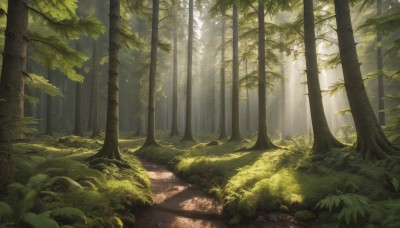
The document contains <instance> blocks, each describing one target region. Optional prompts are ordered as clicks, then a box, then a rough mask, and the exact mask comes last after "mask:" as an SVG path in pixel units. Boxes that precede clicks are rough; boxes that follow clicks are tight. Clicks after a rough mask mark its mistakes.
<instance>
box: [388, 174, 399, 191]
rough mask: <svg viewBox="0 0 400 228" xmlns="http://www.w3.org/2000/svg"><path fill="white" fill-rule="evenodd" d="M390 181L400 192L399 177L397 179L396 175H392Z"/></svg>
mask: <svg viewBox="0 0 400 228" xmlns="http://www.w3.org/2000/svg"><path fill="white" fill-rule="evenodd" d="M390 182H391V183H392V185H393V188H394V190H395V191H396V192H399V187H400V182H399V179H397V178H396V177H392V180H391V181H390Z"/></svg>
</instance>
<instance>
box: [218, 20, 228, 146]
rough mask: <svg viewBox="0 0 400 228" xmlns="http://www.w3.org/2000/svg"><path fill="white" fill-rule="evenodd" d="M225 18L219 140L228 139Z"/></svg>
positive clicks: (222, 43) (222, 39)
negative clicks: (226, 124)
mask: <svg viewBox="0 0 400 228" xmlns="http://www.w3.org/2000/svg"><path fill="white" fill-rule="evenodd" d="M224 64H225V19H222V22H221V69H220V71H221V72H220V76H221V80H220V102H221V111H220V117H219V140H222V139H226V137H227V135H226V126H225V123H226V120H225V118H226V113H225V66H224Z"/></svg>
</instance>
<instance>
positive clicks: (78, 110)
mask: <svg viewBox="0 0 400 228" xmlns="http://www.w3.org/2000/svg"><path fill="white" fill-rule="evenodd" d="M74 135H76V136H80V137H83V136H84V134H83V129H82V84H81V82H75V127H74Z"/></svg>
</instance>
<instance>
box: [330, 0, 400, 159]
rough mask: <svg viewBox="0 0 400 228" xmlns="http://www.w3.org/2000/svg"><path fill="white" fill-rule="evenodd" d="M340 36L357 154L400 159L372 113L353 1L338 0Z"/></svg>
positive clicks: (337, 19) (338, 33) (371, 157)
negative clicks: (355, 30) (353, 18)
mask: <svg viewBox="0 0 400 228" xmlns="http://www.w3.org/2000/svg"><path fill="white" fill-rule="evenodd" d="M334 2H335V12H336V24H337V35H338V40H339V50H340V59H341V63H342V70H343V77H344V82H345V89H346V93H347V98H348V100H349V105H350V110H351V114H352V116H353V120H354V124H355V127H356V133H357V142H356V150H357V151H358V152H360V153H361V154H362V155H363V156H364V157H365V158H366V159H385V158H387V157H388V156H389V155H397V156H398V155H399V154H400V152H399V149H398V148H396V147H395V146H393V144H392V143H391V142H389V140H388V139H387V137H386V136H385V134H384V133H383V131H382V128H381V126H380V125H379V122H378V120H377V118H376V116H375V114H374V112H373V110H372V106H371V103H370V102H369V99H368V96H367V92H366V89H365V86H364V81H363V78H362V75H361V70H360V63H359V61H358V56H357V50H356V43H355V41H354V34H353V28H352V23H351V17H350V5H349V0H335V1H334Z"/></svg>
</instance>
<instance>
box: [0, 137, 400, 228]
mask: <svg viewBox="0 0 400 228" xmlns="http://www.w3.org/2000/svg"><path fill="white" fill-rule="evenodd" d="M215 137H216V136H215V135H209V134H205V135H204V136H203V137H199V140H200V141H201V142H203V143H201V142H181V141H180V137H169V136H168V133H167V132H157V138H158V139H159V141H158V142H159V143H160V144H161V145H160V146H150V147H146V148H142V149H141V145H143V142H144V138H143V137H133V136H132V135H131V134H127V133H123V134H121V140H120V147H121V153H122V156H123V158H124V162H120V161H116V160H109V159H99V160H96V161H94V162H93V161H92V162H90V163H87V162H85V161H84V159H85V158H87V157H89V156H90V155H93V154H94V153H95V152H96V151H98V150H99V148H100V147H101V144H102V141H103V140H102V139H101V138H99V139H88V138H84V137H76V136H62V135H59V136H57V137H48V136H41V137H37V138H33V139H30V140H26V141H24V142H17V143H15V144H13V145H9V147H4V148H0V152H1V154H3V151H10V152H12V153H13V154H14V158H15V173H16V176H15V181H16V183H13V184H10V185H3V184H4V183H3V182H2V181H0V184H1V186H0V227H1V225H2V224H12V225H17V226H18V225H19V226H20V227H23V225H25V227H58V226H62V225H70V226H73V227H122V226H124V227H132V226H133V224H136V225H135V226H136V227H150V228H151V227H166V228H167V227H178V228H179V227H248V228H255V227H279V228H280V227H282V228H283V227H369V228H372V227H393V228H395V227H396V228H397V227H400V217H398V214H399V213H400V187H399V186H400V184H399V183H400V182H399V180H400V164H398V163H397V162H396V160H391V159H388V160H385V161H379V162H371V161H367V160H364V159H362V158H361V157H360V156H359V155H358V154H357V153H355V152H354V151H353V150H352V148H351V147H350V146H349V147H346V148H344V149H336V150H332V151H331V152H330V153H328V154H326V155H325V156H324V157H315V156H312V155H310V154H309V153H308V152H309V151H310V146H311V140H310V139H309V137H308V136H299V137H296V138H292V139H285V140H284V139H281V138H279V137H276V138H274V142H275V143H276V144H277V145H279V146H280V147H279V148H278V149H275V150H266V151H241V150H240V148H243V147H248V146H251V145H252V143H253V142H254V139H253V140H249V141H244V142H236V143H233V142H226V141H218V142H217V141H213V142H212V143H210V139H213V138H215ZM1 154H0V155H1ZM0 158H1V157H0ZM0 161H1V160H0ZM0 168H2V167H0ZM153 203H154V204H153ZM152 205H153V206H152ZM133 215H135V216H133ZM32 224H39V225H36V226H34V225H32ZM40 224H41V225H40ZM43 224H53V225H54V226H43ZM57 224H58V225H57ZM29 225H30V226H29Z"/></svg>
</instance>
